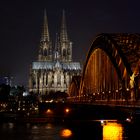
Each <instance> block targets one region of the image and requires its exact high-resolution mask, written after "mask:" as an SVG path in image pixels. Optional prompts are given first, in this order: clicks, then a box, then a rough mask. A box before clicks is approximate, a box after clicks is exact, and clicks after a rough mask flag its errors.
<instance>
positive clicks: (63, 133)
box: [60, 129, 72, 138]
mask: <svg viewBox="0 0 140 140" xmlns="http://www.w3.org/2000/svg"><path fill="white" fill-rule="evenodd" d="M60 135H61V136H62V137H65V138H68V137H70V136H72V131H71V130H70V129H63V130H62V131H61V132H60Z"/></svg>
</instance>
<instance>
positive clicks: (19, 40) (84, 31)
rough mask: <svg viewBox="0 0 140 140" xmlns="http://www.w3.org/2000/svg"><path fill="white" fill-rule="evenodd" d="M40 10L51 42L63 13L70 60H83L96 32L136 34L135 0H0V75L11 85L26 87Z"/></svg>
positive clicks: (139, 8)
mask: <svg viewBox="0 0 140 140" xmlns="http://www.w3.org/2000/svg"><path fill="white" fill-rule="evenodd" d="M44 9H46V11H47V16H48V24H49V32H50V37H51V39H52V40H53V42H54V41H55V34H56V32H59V30H60V23H61V17H62V10H63V9H64V10H65V13H66V22H67V29H68V35H69V38H70V40H71V41H72V42H73V60H74V61H82V62H84V61H85V59H86V54H87V52H88V49H89V48H90V46H91V43H92V41H93V39H94V38H95V36H96V35H98V34H99V33H116V32H117V33H118V32H129V33H140V1H139V0H1V1H0V76H3V75H4V76H7V75H9V76H13V77H14V83H15V84H18V85H24V86H25V87H26V86H27V84H28V74H29V67H30V64H31V63H32V61H36V60H37V57H38V49H39V42H40V38H41V31H42V24H43V16H44Z"/></svg>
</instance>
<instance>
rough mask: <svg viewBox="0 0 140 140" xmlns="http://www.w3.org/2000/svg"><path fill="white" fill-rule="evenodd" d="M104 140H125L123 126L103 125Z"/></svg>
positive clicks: (111, 123)
mask: <svg viewBox="0 0 140 140" xmlns="http://www.w3.org/2000/svg"><path fill="white" fill-rule="evenodd" d="M103 140H123V126H122V124H119V123H117V122H106V123H104V124H103Z"/></svg>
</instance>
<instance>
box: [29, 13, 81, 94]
mask: <svg viewBox="0 0 140 140" xmlns="http://www.w3.org/2000/svg"><path fill="white" fill-rule="evenodd" d="M80 74H81V65H80V63H79V62H73V61H72V42H70V41H69V39H68V35H67V29H66V22H65V13H64V11H63V16H62V24H61V31H60V35H59V37H58V35H57V36H56V41H55V47H54V49H53V47H52V42H51V41H50V37H49V31H48V23H47V16H46V12H45V14H44V26H43V33H42V37H41V41H40V48H39V55H38V61H36V62H33V63H32V66H31V68H30V78H29V91H30V92H31V91H32V92H34V93H39V94H48V93H50V92H52V91H53V92H57V91H60V92H67V90H68V87H69V84H70V82H71V80H72V77H73V76H77V75H80Z"/></svg>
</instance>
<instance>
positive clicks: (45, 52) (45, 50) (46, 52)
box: [44, 48, 48, 56]
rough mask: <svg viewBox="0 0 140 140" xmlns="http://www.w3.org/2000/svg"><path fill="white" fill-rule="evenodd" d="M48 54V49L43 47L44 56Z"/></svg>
mask: <svg viewBox="0 0 140 140" xmlns="http://www.w3.org/2000/svg"><path fill="white" fill-rule="evenodd" d="M47 55H48V50H47V49H46V48H45V49H44V56H47Z"/></svg>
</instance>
